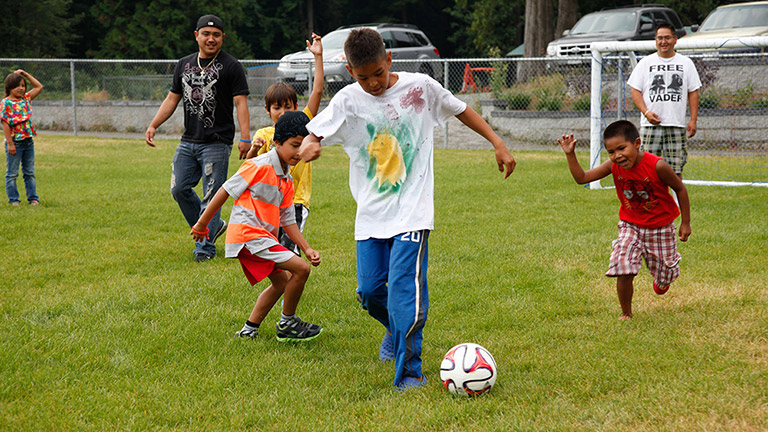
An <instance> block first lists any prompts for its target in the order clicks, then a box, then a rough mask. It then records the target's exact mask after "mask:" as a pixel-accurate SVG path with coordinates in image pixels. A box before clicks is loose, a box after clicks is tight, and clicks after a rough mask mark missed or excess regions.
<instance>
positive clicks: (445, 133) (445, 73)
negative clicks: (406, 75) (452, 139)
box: [443, 60, 450, 148]
mask: <svg viewBox="0 0 768 432" xmlns="http://www.w3.org/2000/svg"><path fill="white" fill-rule="evenodd" d="M443 83H444V84H443V86H444V87H445V89H446V90H450V89H449V88H448V85H449V83H450V81H449V80H448V60H445V61H443ZM443 145H444V146H445V147H446V148H448V122H446V123H445V128H444V129H443Z"/></svg>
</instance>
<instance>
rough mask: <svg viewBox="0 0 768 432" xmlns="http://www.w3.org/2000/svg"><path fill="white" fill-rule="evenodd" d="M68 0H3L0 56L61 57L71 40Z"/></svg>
mask: <svg viewBox="0 0 768 432" xmlns="http://www.w3.org/2000/svg"><path fill="white" fill-rule="evenodd" d="M70 3H71V0H27V1H23V2H22V1H9V2H3V8H2V13H0V28H2V29H3V32H4V34H5V37H6V39H5V43H4V44H3V54H2V55H3V57H26V58H35V57H38V58H39V57H49V58H52V57H65V56H66V55H67V46H66V41H69V40H71V39H72V37H73V36H72V35H71V34H70V27H71V25H72V20H70V19H67V18H66V17H67V12H68V9H69V5H70Z"/></svg>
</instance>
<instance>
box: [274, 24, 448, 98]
mask: <svg viewBox="0 0 768 432" xmlns="http://www.w3.org/2000/svg"><path fill="white" fill-rule="evenodd" d="M362 27H368V28H372V29H374V30H376V31H378V32H379V33H380V34H381V37H382V39H384V45H385V47H386V49H387V51H390V52H391V53H392V59H393V60H395V61H394V62H393V63H392V70H393V71H410V72H421V73H425V74H428V75H430V76H432V77H433V78H435V79H437V80H438V81H440V80H441V79H442V75H443V73H442V71H443V68H442V64H441V63H437V62H432V63H428V62H424V61H423V60H427V59H439V58H440V53H439V52H438V50H437V48H435V46H434V45H432V42H430V41H429V38H427V36H426V35H425V34H424V32H422V31H421V30H419V28H418V27H416V26H414V25H410V24H360V25H355V26H344V27H339V28H338V29H336V30H334V31H332V32H330V33H328V34H326V35H324V36H323V71H324V75H325V82H326V83H327V85H328V87H329V88H330V89H332V90H338V89H340V88H342V87H344V86H345V85H347V84H349V83H351V82H353V81H354V79H353V78H352V76H351V75H350V74H349V72H348V71H347V68H346V67H344V65H346V57H345V56H344V41H346V40H347V35H349V33H350V32H351V31H352V30H353V29H356V28H362ZM398 60H416V61H414V62H400V61H398ZM313 63H314V57H313V56H312V53H311V52H309V50H306V49H305V50H303V51H299V52H295V53H292V54H288V55H286V56H284V57H283V58H281V59H280V64H279V65H278V66H277V77H278V79H280V80H281V81H285V82H287V83H289V84H291V85H292V86H293V87H294V88H295V89H296V91H298V92H302V91H304V90H305V89H306V88H307V85H308V83H309V80H310V77H311V74H313V73H314V64H313Z"/></svg>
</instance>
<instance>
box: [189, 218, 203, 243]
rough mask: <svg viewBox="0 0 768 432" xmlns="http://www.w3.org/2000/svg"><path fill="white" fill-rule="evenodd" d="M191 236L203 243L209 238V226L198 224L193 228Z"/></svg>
mask: <svg viewBox="0 0 768 432" xmlns="http://www.w3.org/2000/svg"><path fill="white" fill-rule="evenodd" d="M189 234H190V235H191V236H192V238H193V239H195V241H203V240H205V239H206V238H207V237H208V226H203V225H202V224H200V222H198V223H196V224H195V226H193V227H192V231H190V232H189Z"/></svg>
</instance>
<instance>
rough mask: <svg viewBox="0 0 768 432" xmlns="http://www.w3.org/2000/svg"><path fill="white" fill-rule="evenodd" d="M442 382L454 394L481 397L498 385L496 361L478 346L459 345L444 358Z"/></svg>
mask: <svg viewBox="0 0 768 432" xmlns="http://www.w3.org/2000/svg"><path fill="white" fill-rule="evenodd" d="M440 380H441V381H442V382H443V386H444V387H445V388H446V390H448V391H449V392H451V393H453V394H457V395H461V396H479V395H481V394H483V393H487V392H488V391H489V390H491V387H493V384H494V383H496V361H495V360H494V359H493V356H492V355H491V353H490V352H488V350H487V349H485V348H483V347H481V346H480V345H478V344H474V343H462V344H458V345H456V346H455V347H453V348H451V349H450V350H449V351H448V353H447V354H446V355H445V357H443V362H442V363H441V364H440Z"/></svg>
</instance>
